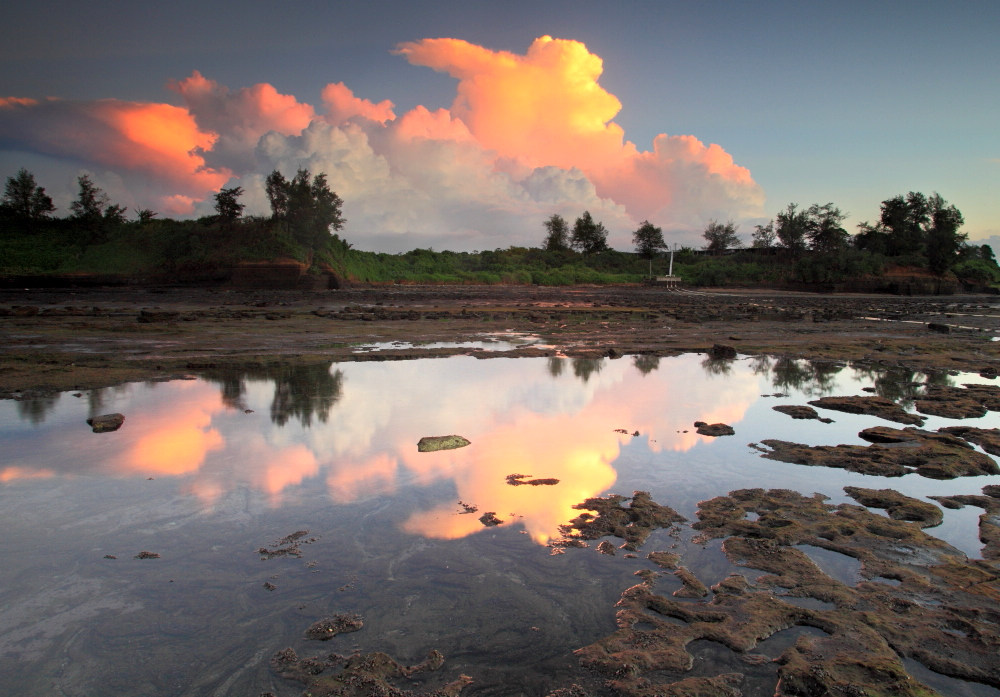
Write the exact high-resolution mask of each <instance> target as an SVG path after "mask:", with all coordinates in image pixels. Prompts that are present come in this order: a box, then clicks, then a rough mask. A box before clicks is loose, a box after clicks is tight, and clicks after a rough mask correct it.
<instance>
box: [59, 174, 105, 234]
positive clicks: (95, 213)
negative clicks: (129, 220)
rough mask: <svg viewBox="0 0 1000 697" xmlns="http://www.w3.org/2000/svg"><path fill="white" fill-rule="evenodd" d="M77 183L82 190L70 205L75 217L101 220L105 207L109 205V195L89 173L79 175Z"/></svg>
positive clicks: (94, 220)
mask: <svg viewBox="0 0 1000 697" xmlns="http://www.w3.org/2000/svg"><path fill="white" fill-rule="evenodd" d="M76 183H77V185H79V187H80V192H79V193H78V194H77V196H76V200H75V201H73V203H71V204H70V206H69V209H70V210H71V211H73V217H74V218H76V219H77V220H81V221H85V222H90V223H94V222H96V221H98V220H100V219H101V218H102V217H103V216H104V209H105V208H107V206H108V202H109V199H108V195H107V194H106V193H104V190H103V189H102V188H101V187H99V186H97V185H96V184H95V183H94V182H93V181H91V179H90V175H89V174H81V175H80V176H79V177H77V179H76Z"/></svg>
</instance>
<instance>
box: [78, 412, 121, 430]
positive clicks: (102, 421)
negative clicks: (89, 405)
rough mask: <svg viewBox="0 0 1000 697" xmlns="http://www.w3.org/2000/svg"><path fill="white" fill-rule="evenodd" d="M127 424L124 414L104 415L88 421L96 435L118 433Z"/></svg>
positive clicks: (93, 417)
mask: <svg viewBox="0 0 1000 697" xmlns="http://www.w3.org/2000/svg"><path fill="white" fill-rule="evenodd" d="M123 423H125V416H124V415H122V414H102V415H101V416H92V417H90V418H89V419H87V425H88V426H90V427H91V429H92V430H93V431H94V433H108V432H110V431H117V430H118V429H119V428H121V427H122V424H123Z"/></svg>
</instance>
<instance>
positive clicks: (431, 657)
mask: <svg viewBox="0 0 1000 697" xmlns="http://www.w3.org/2000/svg"><path fill="white" fill-rule="evenodd" d="M443 665H444V656H443V655H442V654H441V652H440V651H431V652H430V653H428V654H427V658H426V659H424V660H423V661H422V662H421V663H418V664H416V665H413V666H404V665H403V664H401V663H398V662H397V661H396V660H395V659H393V658H392V657H391V656H389V655H388V654H385V653H382V652H381V651H376V652H374V653H366V654H356V655H353V656H350V657H344V656H338V655H337V654H328V655H326V656H316V657H313V658H301V659H300V658H299V657H298V655H297V654H296V653H295V651H294V650H293V649H291V648H287V649H282V650H281V651H278V652H277V653H276V654H275V655H274V656H272V657H271V669H272V670H273V671H274V672H275V673H277V674H278V675H280V676H281V677H283V678H286V679H288V680H295V681H296V682H300V683H303V684H304V685H306V687H307V689H306V692H305V693H303V694H307V695H310V696H311V697H370V696H372V695H384V696H386V697H403V695H412V696H413V697H419V693H414V692H411V691H409V690H403V689H401V688H398V687H396V686H395V685H394V684H393V683H392V680H394V679H399V678H411V677H412V676H414V675H417V674H419V673H423V672H428V671H435V670H438V669H440V668H441V666H443ZM337 668H339V669H340V670H339V671H336V672H335V669H337ZM328 670H329V671H330V672H331V673H335V674H328V673H327V671H328ZM470 683H472V679H471V678H470V677H469V676H467V675H460V676H459V677H458V678H457V679H456V680H453V681H452V682H449V683H448V684H446V685H444V686H443V687H442V688H441V689H440V690H436V691H434V692H432V693H427V694H428V695H435V696H440V697H455V696H456V695H458V694H459V693H460V692H461V691H462V689H463V688H464V687H465V686H466V685H469V684H470Z"/></svg>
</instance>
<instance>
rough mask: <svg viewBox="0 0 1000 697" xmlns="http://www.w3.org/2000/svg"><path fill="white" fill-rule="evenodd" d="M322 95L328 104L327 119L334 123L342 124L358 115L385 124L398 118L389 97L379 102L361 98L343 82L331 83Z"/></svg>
mask: <svg viewBox="0 0 1000 697" xmlns="http://www.w3.org/2000/svg"><path fill="white" fill-rule="evenodd" d="M322 97H323V103H324V104H326V109H327V120H328V121H330V123H332V124H334V125H340V124H342V123H344V122H346V121H347V120H349V119H352V118H354V117H356V116H360V117H362V118H365V119H368V120H369V121H375V122H377V123H383V124H384V123H385V122H386V121H392V120H393V119H395V118H396V114H395V113H394V112H393V110H392V106H393V105H392V102H390V101H389V100H388V99H384V100H382V101H381V102H379V103H378V104H375V103H373V102H370V101H368V100H367V99H359V98H358V97H355V96H354V92H352V91H351V90H350V88H348V87H347V85H345V84H344V83H343V82H334V83H330V84H329V85H327V86H326V87H324V88H323V92H322Z"/></svg>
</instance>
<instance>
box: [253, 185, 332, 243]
mask: <svg viewBox="0 0 1000 697" xmlns="http://www.w3.org/2000/svg"><path fill="white" fill-rule="evenodd" d="M266 190H267V198H268V200H269V201H270V202H271V213H272V215H273V217H274V219H275V220H282V221H284V222H285V223H287V225H288V227H289V229H290V230H291V232H292V234H293V235H294V236H295V238H296V239H298V240H299V241H300V242H302V243H303V244H306V245H308V246H309V247H311V248H312V249H318V248H319V247H320V246H322V245H323V244H324V243H325V242H326V240H327V239H329V237H330V231H331V229H332V230H340V229H342V228H343V227H344V223H345V222H346V221H345V220H344V216H343V214H342V212H341V208H342V206H343V205H344V202H343V200H342V199H341V198H340V197H339V196H338V195H337V194H336V193H335V192H333V191H331V190H330V186H329V184H328V183H327V181H326V174H324V173H322V172H321V173H320V174H317V175H316V177H315V178H314V177H313V176H312V174H311V173H310V172H309V170H307V169H300V170H299V171H298V172H296V173H295V176H294V177H293V178H292V179H291V180H290V181H289V180H288V179H285V177H284V175H282V174H281V173H280V172H278V171H277V170H274V171H273V172H271V174H270V175H268V177H267V181H266Z"/></svg>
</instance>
